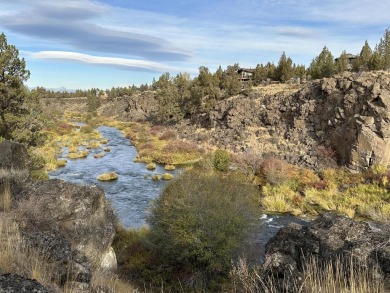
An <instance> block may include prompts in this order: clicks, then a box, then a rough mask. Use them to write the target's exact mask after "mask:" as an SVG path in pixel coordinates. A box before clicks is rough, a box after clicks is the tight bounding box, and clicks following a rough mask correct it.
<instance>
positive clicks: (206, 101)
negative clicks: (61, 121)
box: [0, 29, 390, 144]
mask: <svg viewBox="0 0 390 293" xmlns="http://www.w3.org/2000/svg"><path fill="white" fill-rule="evenodd" d="M18 54H19V51H18V50H17V48H16V47H15V46H13V45H9V44H8V43H7V39H6V37H5V35H4V33H2V34H1V35H0V69H1V70H0V97H1V99H0V122H1V124H0V139H1V137H2V138H3V139H4V138H6V139H10V138H18V140H20V141H23V142H29V143H32V144H36V143H37V142H38V141H39V136H38V134H34V135H32V134H31V133H34V131H35V130H36V129H38V128H39V124H40V123H39V113H40V110H39V109H38V106H37V105H38V104H39V103H37V101H38V100H40V99H43V98H48V99H50V98H57V99H61V98H75V97H87V98H88V105H89V110H90V111H94V110H96V109H97V108H98V107H99V105H100V99H101V98H102V97H105V98H107V99H109V100H113V99H116V98H117V97H120V96H131V95H133V94H134V93H136V92H137V91H141V92H142V91H147V90H153V91H156V92H157V99H158V109H159V110H158V115H157V120H158V121H159V122H178V121H180V120H182V119H183V118H190V117H192V115H194V114H199V113H204V112H208V111H209V110H210V109H211V108H212V107H213V106H214V104H215V103H216V102H217V101H218V100H221V99H224V98H227V97H230V96H233V95H236V94H238V93H243V94H246V93H248V92H250V90H251V88H252V86H257V85H260V84H262V83H264V82H268V81H269V80H273V81H279V82H288V81H290V80H291V79H292V78H297V79H298V78H300V79H301V80H304V79H317V78H323V77H330V76H331V75H333V74H335V73H340V72H343V71H345V70H352V71H363V70H388V69H390V30H389V29H386V30H385V32H384V34H383V36H382V37H381V39H380V41H379V43H378V44H376V46H375V47H374V49H371V47H370V45H369V44H368V42H367V41H366V42H365V43H364V45H363V47H362V49H361V51H360V53H359V54H358V55H357V56H355V57H354V58H350V56H349V55H348V54H347V52H346V51H343V52H342V53H341V55H340V56H339V57H338V58H336V59H335V58H334V56H333V55H332V53H331V52H330V51H329V49H328V48H327V47H326V46H325V47H324V48H323V49H322V51H321V52H320V54H319V55H318V56H316V57H315V58H314V59H313V60H312V62H311V63H310V66H309V67H308V68H306V67H305V66H304V65H302V64H296V63H294V62H293V60H292V59H291V58H290V57H288V56H287V55H286V53H285V52H283V53H282V55H281V57H280V59H279V62H278V64H277V65H275V64H274V63H273V62H267V63H265V64H258V65H257V66H256V68H255V69H253V70H252V73H253V77H252V78H251V79H250V81H249V82H246V83H242V82H240V80H239V76H238V74H237V71H238V69H239V64H238V63H236V64H234V65H231V66H227V68H226V69H222V67H221V66H219V68H218V69H217V70H216V71H215V72H214V73H213V72H211V71H210V70H209V68H207V67H205V66H201V67H199V73H198V75H197V76H196V77H194V78H191V76H190V75H189V74H188V73H180V74H177V75H176V76H172V75H171V74H169V73H164V74H162V75H161V76H160V77H159V78H158V79H157V80H155V79H154V80H153V83H152V84H151V85H148V84H142V85H141V86H139V87H136V86H135V85H132V86H128V87H113V88H111V89H107V90H103V89H99V88H92V89H89V90H76V91H75V92H71V93H70V92H59V91H53V90H47V89H45V88H43V87H38V88H35V89H28V88H27V87H26V86H25V85H24V82H25V81H27V79H28V78H29V76H30V72H29V71H28V70H27V69H26V67H25V66H26V64H25V60H24V59H20V58H19V56H18ZM29 113H30V114H31V113H33V115H27V114H29ZM27 129H30V131H27ZM27 132H28V133H30V134H31V135H30V136H29V138H26V137H27V136H28V135H27Z"/></svg>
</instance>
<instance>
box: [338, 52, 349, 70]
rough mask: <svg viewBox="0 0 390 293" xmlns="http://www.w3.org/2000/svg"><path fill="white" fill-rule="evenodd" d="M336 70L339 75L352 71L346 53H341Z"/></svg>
mask: <svg viewBox="0 0 390 293" xmlns="http://www.w3.org/2000/svg"><path fill="white" fill-rule="evenodd" d="M336 69H337V72H339V73H340V72H343V71H347V70H349V69H350V65H349V59H348V55H347V52H346V51H343V52H341V55H340V57H339V58H337V61H336Z"/></svg>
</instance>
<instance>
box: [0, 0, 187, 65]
mask: <svg viewBox="0 0 390 293" xmlns="http://www.w3.org/2000/svg"><path fill="white" fill-rule="evenodd" d="M6 1H9V0H6ZM18 1H19V2H23V3H25V4H27V3H29V6H27V7H26V8H25V9H24V10H22V11H18V12H17V13H14V14H13V15H3V16H0V21H1V22H2V26H4V27H5V28H7V29H8V30H11V31H13V32H17V33H20V34H24V35H27V36H35V37H39V38H41V39H44V40H48V39H50V40H52V41H56V42H60V43H62V44H63V45H67V46H70V48H74V49H77V50H87V51H90V52H100V53H109V54H122V55H126V56H129V57H133V58H141V59H149V60H164V61H183V60H186V59H188V58H189V54H188V52H184V51H183V50H181V51H180V50H179V49H177V48H175V47H174V46H172V44H170V43H169V42H168V41H167V40H165V39H163V38H161V37H157V36H153V35H147V34H141V33H134V32H132V31H131V27H127V28H126V30H113V29H110V28H106V27H104V26H102V25H100V24H96V23H94V22H92V21H89V19H90V18H93V17H96V16H99V15H100V16H101V15H102V14H103V13H104V12H105V11H106V12H108V10H109V8H108V7H105V6H102V5H97V4H94V2H91V1H72V0H71V1H69V2H66V1H64V3H65V4H64V3H61V2H60V3H59V5H57V3H56V4H55V5H53V4H52V3H51V2H49V1H46V0H38V1H34V3H31V1H25V0H18Z"/></svg>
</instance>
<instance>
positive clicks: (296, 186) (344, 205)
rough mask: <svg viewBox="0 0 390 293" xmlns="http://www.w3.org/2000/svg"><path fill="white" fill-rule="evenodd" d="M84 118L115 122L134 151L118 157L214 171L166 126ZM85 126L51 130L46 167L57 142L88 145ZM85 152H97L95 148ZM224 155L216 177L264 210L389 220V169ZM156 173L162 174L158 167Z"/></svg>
mask: <svg viewBox="0 0 390 293" xmlns="http://www.w3.org/2000/svg"><path fill="white" fill-rule="evenodd" d="M68 118H69V119H74V116H73V115H72V114H70V115H69V116H68ZM79 118H80V116H79ZM81 118H82V117H81ZM88 122H89V123H90V124H91V125H93V127H97V126H99V125H110V126H112V127H116V128H117V129H119V130H120V131H121V132H122V134H123V135H125V136H127V137H128V138H129V139H130V140H131V143H132V144H133V146H134V147H135V150H137V151H138V153H137V155H136V156H133V157H132V156H129V158H127V159H124V161H129V164H130V161H131V160H133V161H134V162H144V163H145V164H149V163H163V164H166V165H165V166H167V165H169V167H170V166H172V164H176V165H177V166H178V165H179V166H187V167H191V168H194V167H195V168H199V169H203V170H204V172H215V170H214V166H213V164H214V162H213V160H214V149H212V148H210V149H207V150H206V149H200V148H199V147H198V146H195V145H194V144H192V143H191V142H188V141H187V140H182V139H180V138H179V137H178V134H177V133H176V132H175V130H173V129H170V128H169V127H166V126H165V127H164V126H152V125H150V124H148V123H134V122H120V121H115V120H113V119H111V118H105V117H96V118H94V119H90V120H89V121H88ZM64 125H66V122H61V124H59V126H57V127H60V129H64V128H66V127H64ZM87 129H88V130H89V133H85V134H83V131H77V129H76V130H75V129H72V127H70V130H68V132H67V133H65V134H63V135H61V136H59V137H56V136H55V135H54V136H53V137H54V139H52V140H51V141H49V143H48V144H47V145H46V146H45V147H44V149H50V147H53V146H54V148H53V149H52V151H51V153H54V155H53V157H50V156H48V157H49V158H55V159H50V160H49V166H53V165H54V164H53V163H52V161H55V162H57V164H58V162H60V161H62V159H60V160H58V154H57V153H56V152H58V151H59V150H58V145H61V144H63V145H64V146H67V147H68V148H69V147H70V146H72V145H74V144H77V143H79V144H80V145H85V146H88V145H89V144H90V141H91V137H92V138H93V137H94V135H99V134H98V133H96V132H94V130H93V128H92V127H91V126H88V127H87ZM91 129H92V130H91ZM81 130H82V129H81ZM62 131H63V130H62ZM80 133H81V135H84V136H83V137H82V138H80V137H79V136H80ZM99 139H100V140H101V139H102V138H101V137H100V138H99ZM94 140H96V138H95V139H94ZM125 143H126V144H128V142H125ZM106 148H109V147H106ZM90 151H92V152H94V153H97V152H99V151H97V150H96V149H95V150H93V149H92V150H90ZM226 159H227V160H228V165H227V169H226V170H225V171H224V172H220V173H219V174H220V175H221V176H224V174H227V173H229V174H233V175H234V176H236V177H239V178H242V180H244V181H245V182H247V183H249V184H253V185H255V186H258V187H259V194H258V204H259V206H260V207H262V208H263V209H264V210H265V211H266V212H270V213H273V212H279V213H287V214H292V215H295V216H300V215H309V216H311V217H312V216H316V215H318V214H321V213H324V212H327V211H336V212H338V213H340V214H344V215H347V216H349V217H352V218H354V217H356V218H358V219H366V220H372V221H379V222H387V221H389V218H390V203H389V198H390V195H389V186H390V184H389V182H390V180H389V179H390V173H389V172H388V171H387V169H386V168H384V167H382V166H375V167H372V168H370V169H369V170H368V171H364V172H360V173H351V172H349V171H348V170H346V169H343V168H327V169H323V170H321V171H319V172H315V171H313V170H311V169H308V168H305V167H303V166H300V167H299V166H295V165H291V164H288V163H287V162H285V161H282V160H280V159H277V158H274V157H263V156H260V155H257V154H256V153H251V152H246V153H243V154H234V153H229V154H228V157H227V158H226ZM102 171H104V172H109V171H110V170H102ZM158 173H160V174H161V175H162V174H163V173H164V171H162V170H161V171H159V172H158ZM161 177H162V176H161ZM161 177H160V176H154V177H153V178H155V179H159V178H161ZM95 184H96V183H95Z"/></svg>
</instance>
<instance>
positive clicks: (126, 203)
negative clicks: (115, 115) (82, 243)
mask: <svg viewBox="0 0 390 293" xmlns="http://www.w3.org/2000/svg"><path fill="white" fill-rule="evenodd" d="M97 130H98V131H99V132H100V133H101V134H102V135H103V138H105V139H108V140H109V141H108V143H107V144H105V145H102V147H101V148H100V149H91V150H89V152H90V154H89V156H88V157H87V158H84V159H78V160H69V159H68V163H67V165H66V166H65V167H63V168H59V169H57V170H56V171H53V172H50V173H49V176H50V178H58V179H62V180H65V181H69V182H73V183H79V184H88V185H98V186H101V187H102V188H103V189H104V191H105V194H106V197H107V199H108V200H109V201H110V202H111V205H112V207H113V208H114V210H115V212H116V215H117V217H118V218H119V220H120V222H121V223H122V225H123V226H124V227H125V228H139V227H141V226H142V225H145V219H146V216H147V213H148V206H149V204H150V202H151V201H152V200H153V199H154V198H156V197H157V196H158V195H159V194H160V193H161V191H162V190H163V188H164V186H165V184H166V183H167V182H166V181H163V180H161V181H153V180H152V179H151V176H152V175H154V174H164V173H167V171H165V170H164V168H163V166H157V168H156V169H155V170H153V171H150V170H147V169H146V167H145V164H143V163H135V162H133V159H134V158H135V157H136V156H137V150H136V149H135V147H134V146H133V145H132V144H131V142H130V140H129V139H127V138H125V137H123V135H122V134H121V132H120V131H119V130H117V129H115V128H113V127H107V126H100V127H98V128H97ZM106 147H109V148H110V149H111V151H110V152H107V153H105V156H104V157H103V158H100V159H95V158H94V157H93V155H94V154H98V153H101V152H102V151H103V149H104V148H106ZM67 154H68V152H67V148H64V149H63V152H62V154H61V155H60V157H61V158H66V156H67ZM107 172H116V173H117V174H118V175H119V178H118V180H116V181H111V182H100V181H98V180H97V177H98V175H100V174H102V173H107ZM178 172H179V171H177V170H176V171H171V172H170V173H172V174H174V175H177V173H178ZM259 221H261V229H260V231H261V232H260V234H259V235H258V237H256V240H255V241H256V243H257V244H258V247H259V249H260V255H263V254H264V246H265V244H266V243H267V242H268V240H269V239H270V238H271V237H272V236H274V235H275V234H276V233H277V231H278V230H279V229H280V228H281V227H283V226H286V225H287V224H288V223H291V222H295V223H298V224H302V225H307V224H308V222H307V221H304V220H302V219H299V218H296V217H293V216H290V215H269V214H268V215H266V214H264V215H263V216H262V217H261V219H259Z"/></svg>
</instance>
